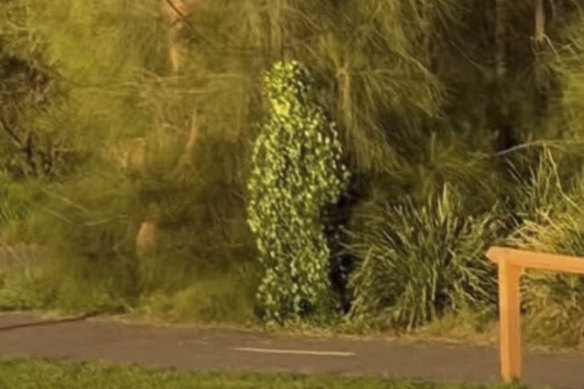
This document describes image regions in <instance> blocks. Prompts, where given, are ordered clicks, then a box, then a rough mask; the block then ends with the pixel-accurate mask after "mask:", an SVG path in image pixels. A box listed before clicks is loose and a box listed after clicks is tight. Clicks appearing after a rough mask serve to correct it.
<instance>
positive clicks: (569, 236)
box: [507, 152, 584, 346]
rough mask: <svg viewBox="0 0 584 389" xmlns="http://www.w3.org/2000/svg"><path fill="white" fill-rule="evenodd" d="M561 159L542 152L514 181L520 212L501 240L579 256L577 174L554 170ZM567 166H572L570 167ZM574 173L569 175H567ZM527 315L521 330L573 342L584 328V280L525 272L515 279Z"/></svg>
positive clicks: (583, 235)
mask: <svg viewBox="0 0 584 389" xmlns="http://www.w3.org/2000/svg"><path fill="white" fill-rule="evenodd" d="M560 162H561V160H560V159H559V158H557V157H554V156H553V155H552V154H551V153H549V152H546V153H544V154H543V158H542V159H541V161H540V163H539V165H538V166H537V168H535V169H533V171H532V172H531V174H530V176H529V180H527V182H526V183H524V184H523V185H520V186H519V185H518V187H519V188H520V189H521V190H520V192H521V193H522V194H523V197H522V198H523V203H524V204H525V205H524V207H525V211H524V212H523V213H522V216H523V218H522V220H521V223H520V224H519V225H518V226H517V227H516V229H515V230H514V231H513V233H512V234H511V235H510V236H509V238H508V239H507V244H508V245H509V246H512V247H515V248H518V249H522V250H529V251H537V252H544V253H558V254H564V255H575V256H582V255H584V230H583V229H582V226H583V225H584V213H583V212H582V204H583V203H584V197H583V196H582V194H581V193H582V183H583V182H584V180H583V177H582V176H581V174H576V177H575V178H576V179H575V180H572V182H571V183H570V181H568V180H566V179H562V178H561V176H560V174H559V169H560V167H565V166H564V165H560V166H558V165H559V163H560ZM572 171H573V170H572ZM573 178H574V177H573ZM521 288H522V296H523V298H522V303H523V308H524V309H525V311H526V314H527V316H528V320H525V322H526V327H527V328H526V329H527V335H528V337H529V338H531V339H532V340H535V341H537V342H543V343H546V344H548V345H561V346H576V345H578V343H579V342H580V338H581V336H582V333H583V332H584V319H583V318H584V309H583V308H582V307H584V282H583V281H582V278H581V277H578V276H575V275H568V274H561V273H555V272H552V273H549V272H541V271H533V272H531V271H528V272H527V273H526V275H525V276H524V277H523V281H522V284H521Z"/></svg>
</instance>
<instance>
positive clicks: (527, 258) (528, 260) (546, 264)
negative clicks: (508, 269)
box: [487, 247, 584, 274]
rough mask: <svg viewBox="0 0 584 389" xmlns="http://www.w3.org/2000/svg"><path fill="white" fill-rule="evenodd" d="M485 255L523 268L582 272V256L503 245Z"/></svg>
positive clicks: (496, 260) (495, 260)
mask: <svg viewBox="0 0 584 389" xmlns="http://www.w3.org/2000/svg"><path fill="white" fill-rule="evenodd" d="M487 257H488V258H489V259H490V260H491V261H492V262H495V263H499V264H500V263H501V261H506V262H508V263H509V264H511V265H513V266H518V267H520V268H523V269H538V270H548V271H557V272H563V273H575V274H584V258H579V257H571V256H566V255H557V254H542V253H534V252H530V251H523V250H515V249H509V248H503V247H492V248H490V249H489V251H488V252H487Z"/></svg>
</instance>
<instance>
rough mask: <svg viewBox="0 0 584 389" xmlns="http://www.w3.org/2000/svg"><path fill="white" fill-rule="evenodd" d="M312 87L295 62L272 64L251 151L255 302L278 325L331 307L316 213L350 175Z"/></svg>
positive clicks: (322, 226) (339, 192) (324, 243)
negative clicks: (266, 109)
mask: <svg viewBox="0 0 584 389" xmlns="http://www.w3.org/2000/svg"><path fill="white" fill-rule="evenodd" d="M313 83H314V82H313V80H312V78H311V77H310V74H309V73H308V71H307V70H306V69H305V68H304V67H303V66H302V65H301V64H299V63H298V62H296V61H289V62H278V63H276V64H275V65H274V67H273V69H272V70H271V72H270V73H269V74H268V75H267V76H266V80H265V84H266V89H267V95H268V100H269V102H270V105H271V109H270V118H269V120H268V122H267V123H266V124H265V125H264V126H263V127H262V129H261V131H260V134H259V135H258V138H257V139H256V141H255V142H256V146H255V149H254V152H253V170H252V172H251V178H250V182H249V191H250V204H249V207H248V213H249V224H250V227H251V230H252V231H253V232H254V234H255V235H256V237H257V246H258V250H259V253H260V260H261V261H262V263H263V265H264V268H265V272H266V273H265V275H264V278H263V280H262V283H261V285H260V287H259V302H260V304H261V308H262V310H263V311H264V315H265V317H266V319H267V320H268V321H275V322H277V323H283V322H286V321H288V320H290V319H298V318H302V317H303V316H307V315H308V314H315V313H316V314H320V315H322V314H323V313H327V311H329V312H330V311H331V309H332V306H331V304H332V296H331V283H330V280H329V274H330V270H329V258H330V256H331V255H330V254H331V253H330V247H329V245H328V242H327V236H326V235H325V232H326V231H328V230H330V228H327V227H326V226H325V223H326V220H323V215H324V213H325V210H326V208H327V207H330V206H333V205H335V204H336V203H337V202H338V201H339V198H340V197H341V195H342V194H343V191H344V190H345V189H346V187H347V183H348V180H349V173H348V171H347V168H346V167H345V165H344V164H343V162H342V150H341V143H340V142H339V139H338V134H337V131H336V129H335V127H334V125H333V123H331V122H329V121H328V120H327V119H326V117H325V115H324V112H323V111H322V109H320V107H318V105H316V96H315V95H314V86H313ZM330 238H333V239H334V237H329V239H330Z"/></svg>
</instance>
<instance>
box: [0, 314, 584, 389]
mask: <svg viewBox="0 0 584 389" xmlns="http://www.w3.org/2000/svg"><path fill="white" fill-rule="evenodd" d="M0 358H43V359H45V358H46V359H52V360H66V361H76V362H80V361H83V362H102V363H107V364H121V365H126V364H131V365H138V366H143V367H154V368H179V369H186V370H194V371H203V372H216V371H220V372H254V373H295V374H317V375H318V374H326V375H331V374H333V375H344V376H375V377H384V378H390V379H407V380H421V381H432V382H453V383H459V382H466V383H479V384H480V383H496V382H499V361H498V353H497V350H496V349H495V348H490V347H479V346H473V345H459V344H447V343H434V342H408V341H389V340H383V339H366V340H365V339H362V340H357V339H346V338H341V337H339V338H330V337H326V338H318V337H305V336H292V335H290V336H283V335H270V334H266V333H261V332H250V331H243V330H229V329H210V328H194V327H182V326H181V327H173V326H157V325H146V324H133V323H127V322H121V321H116V320H110V319H100V318H74V319H69V320H67V319H53V320H50V319H46V318H41V317H37V316H33V315H26V314H2V315H0ZM523 360H524V377H523V380H522V383H525V384H527V385H529V386H533V387H546V386H548V387H551V388H558V389H562V388H565V389H581V388H584V356H580V355H576V354H572V355H570V354H561V355H560V354H558V355H553V354H543V353H528V354H527V355H524V359H523Z"/></svg>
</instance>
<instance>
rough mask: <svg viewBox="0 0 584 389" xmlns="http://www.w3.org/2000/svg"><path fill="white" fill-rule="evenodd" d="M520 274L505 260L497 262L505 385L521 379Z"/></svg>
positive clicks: (517, 267) (519, 270)
mask: <svg viewBox="0 0 584 389" xmlns="http://www.w3.org/2000/svg"><path fill="white" fill-rule="evenodd" d="M521 272H522V269H521V267H519V266H516V265H513V264H511V263H509V262H508V261H506V260H502V261H500V262H499V316H500V326H501V328H500V342H501V357H500V358H501V375H502V378H503V380H504V381H505V382H507V383H510V382H512V381H515V380H518V379H519V378H520V377H521V317H520V301H521V298H520V291H519V279H520V277H521Z"/></svg>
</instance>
